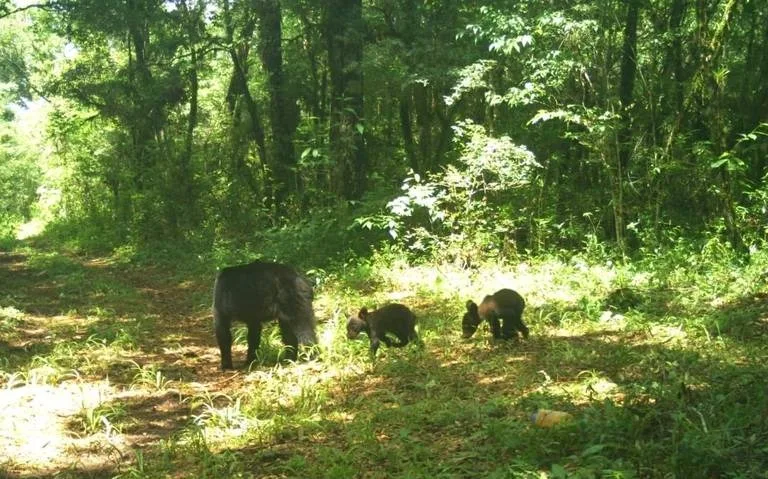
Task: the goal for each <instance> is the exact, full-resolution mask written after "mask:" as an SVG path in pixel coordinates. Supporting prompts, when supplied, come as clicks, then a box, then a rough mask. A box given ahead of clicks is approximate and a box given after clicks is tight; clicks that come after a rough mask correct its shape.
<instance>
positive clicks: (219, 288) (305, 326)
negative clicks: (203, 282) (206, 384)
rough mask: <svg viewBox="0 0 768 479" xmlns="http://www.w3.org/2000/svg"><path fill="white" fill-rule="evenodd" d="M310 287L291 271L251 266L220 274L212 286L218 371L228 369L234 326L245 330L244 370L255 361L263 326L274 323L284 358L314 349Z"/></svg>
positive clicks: (271, 265) (257, 263)
mask: <svg viewBox="0 0 768 479" xmlns="http://www.w3.org/2000/svg"><path fill="white" fill-rule="evenodd" d="M313 296H314V293H313V291H312V283H311V282H310V280H309V279H308V278H307V277H306V276H304V275H303V274H302V273H300V272H299V271H297V270H296V269H295V268H293V267H291V266H288V265H285V264H280V263H272V262H264V261H255V262H253V263H249V264H243V265H239V266H230V267H228V268H224V269H222V270H221V271H219V273H218V274H217V275H216V282H215V284H214V286H213V324H214V329H215V331H216V341H217V342H218V344H219V350H220V351H221V368H222V369H232V333H231V327H232V322H233V321H242V322H244V323H245V324H246V325H247V326H248V354H247V356H246V364H250V363H251V362H252V361H253V360H254V359H256V349H257V348H258V347H259V343H260V342H261V328H262V324H263V323H265V322H267V321H270V320H273V319H277V322H278V325H279V326H280V335H281V336H282V339H283V343H284V344H285V345H286V346H288V352H287V354H288V357H289V358H290V359H295V357H296V353H297V350H298V347H299V344H301V345H313V344H315V343H317V336H316V335H315V313H314V311H313V309H312V299H313Z"/></svg>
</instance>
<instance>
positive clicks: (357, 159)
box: [323, 0, 368, 200]
mask: <svg viewBox="0 0 768 479" xmlns="http://www.w3.org/2000/svg"><path fill="white" fill-rule="evenodd" d="M362 11H363V4H362V0H328V1H327V2H326V4H325V10H324V17H325V18H324V21H323V23H324V25H325V34H326V40H327V42H328V67H329V71H330V77H331V115H330V135H329V146H330V152H331V158H332V159H333V160H334V161H335V162H336V165H337V168H338V173H337V177H338V181H337V188H338V190H339V191H340V192H341V194H342V196H343V197H344V198H346V199H350V200H357V199H360V198H361V197H362V195H363V193H364V192H365V190H366V176H367V168H368V158H367V152H366V147H365V127H364V122H363V119H364V111H363V65H362V62H363V36H364V25H363V16H362Z"/></svg>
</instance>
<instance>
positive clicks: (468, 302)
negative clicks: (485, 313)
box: [467, 299, 477, 311]
mask: <svg viewBox="0 0 768 479" xmlns="http://www.w3.org/2000/svg"><path fill="white" fill-rule="evenodd" d="M472 308H477V305H476V304H475V302H474V301H472V300H471V299H470V300H469V301H467V311H472Z"/></svg>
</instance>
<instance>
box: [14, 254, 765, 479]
mask: <svg viewBox="0 0 768 479" xmlns="http://www.w3.org/2000/svg"><path fill="white" fill-rule="evenodd" d="M199 271H200V269H199V268H198V269H197V270H195V268H184V267H178V268H176V267H172V266H169V265H167V264H163V265H160V264H157V265H148V264H141V265H140V266H138V265H135V264H134V263H133V262H131V261H127V260H125V259H121V258H120V257H119V256H113V257H106V258H97V257H90V256H78V255H76V254H71V253H68V254H64V253H60V252H53V251H46V250H43V249H33V248H29V247H24V248H19V249H17V250H15V251H12V252H0V410H2V411H3V413H2V415H0V477H10V478H16V477H19V478H21V477H57V478H60V477H115V476H119V477H338V478H342V477H381V478H383V477H446V478H447V477H470V476H472V477H566V476H568V477H570V475H572V476H575V477H595V476H607V475H608V476H610V475H613V476H615V477H668V476H669V474H673V475H677V476H678V477H768V476H766V474H765V472H764V471H766V470H768V446H765V444H768V420H766V417H768V399H766V396H768V395H766V394H764V393H765V392H766V389H765V387H766V386H765V385H766V383H765V380H764V378H765V377H766V372H768V365H767V364H768V362H767V361H766V359H768V345H767V343H768V341H765V339H766V337H768V301H766V298H768V294H766V293H767V290H766V286H765V284H764V283H763V284H762V285H758V286H753V287H751V289H748V290H747V289H746V288H743V287H740V286H739V285H735V286H734V288H735V289H734V290H735V291H740V292H739V293H733V292H732V294H730V293H728V292H727V291H725V292H723V291H721V292H719V293H715V292H713V291H705V289H706V287H705V286H704V285H700V286H699V289H694V288H695V284H696V281H697V280H696V279H695V278H685V279H678V280H669V281H667V283H666V284H665V285H663V286H659V285H654V283H652V281H651V280H650V279H649V275H648V274H646V273H644V272H635V273H633V275H631V277H630V276H629V275H628V274H627V273H626V272H617V271H616V270H615V269H612V268H611V267H606V266H596V267H588V266H586V265H585V264H582V263H579V262H576V263H575V264H573V265H562V264H560V265H555V264H554V263H542V264H538V265H525V264H523V265H517V266H516V267H508V268H506V269H504V270H503V271H501V270H500V271H496V272H494V273H491V274H482V272H480V274H479V275H478V273H477V272H475V273H470V272H467V271H463V270H460V269H455V268H454V269H450V268H449V267H446V266H442V267H437V266H424V267H409V266H406V265H403V264H399V265H397V264H396V265H391V266H390V267H388V268H387V269H382V270H377V271H370V270H369V269H365V271H362V272H361V271H347V272H345V273H344V274H341V275H339V276H337V277H336V278H335V279H333V280H328V281H327V282H326V283H325V284H323V285H321V286H320V287H319V288H318V295H317V299H316V302H315V309H316V313H317V315H318V318H319V319H320V324H319V326H318V333H319V337H320V343H321V358H320V359H317V360H311V361H304V362H297V363H292V362H284V361H283V362H281V361H279V355H280V351H281V350H280V342H279V335H278V334H277V331H276V329H277V328H274V327H272V328H270V329H268V330H267V331H265V337H264V340H263V343H264V344H263V345H262V349H261V354H260V357H259V361H257V363H254V364H253V365H252V367H251V368H250V369H249V370H248V369H245V368H244V367H243V364H242V362H243V359H244V339H243V334H242V330H238V331H239V332H238V334H237V335H236V337H237V341H236V343H237V347H236V352H235V365H236V367H240V369H239V370H238V371H235V372H232V371H228V372H222V371H220V370H219V368H218V365H219V354H218V349H217V348H216V345H215V339H214V336H213V333H212V327H211V317H210V300H211V298H210V296H211V286H212V280H213V272H210V273H208V274H200V273H199ZM742 273H743V274H742V276H746V277H745V278H744V281H753V280H754V277H757V276H756V275H757V273H755V276H754V277H749V275H750V274H752V273H751V272H749V271H747V272H744V271H742ZM627 278H630V279H627ZM506 285H515V288H516V289H518V290H519V291H520V292H521V293H523V295H524V296H525V297H526V299H527V302H528V308H527V309H526V314H525V319H526V321H527V322H528V324H529V326H530V327H531V331H532V334H531V338H530V339H528V340H526V341H511V342H494V341H490V340H488V338H487V336H488V332H487V330H485V329H481V330H480V331H478V333H477V334H476V336H475V337H474V338H472V339H471V340H462V339H461V338H460V335H459V334H458V333H459V322H460V318H461V314H462V310H463V307H464V306H463V305H464V302H465V301H466V299H467V298H475V299H479V298H478V296H480V293H481V292H490V291H492V290H493V289H495V288H498V287H502V286H506ZM617 286H622V287H621V288H618V287H617ZM729 294H730V295H729ZM393 300H397V301H402V302H404V303H406V304H408V305H409V306H411V307H412V308H413V309H414V311H416V313H417V316H418V317H419V320H420V326H419V327H420V334H421V336H422V338H423V339H424V347H423V348H419V347H408V348H404V349H397V350H396V349H386V348H384V349H383V350H382V351H380V357H379V359H378V360H377V361H376V362H371V361H370V360H369V359H368V356H367V346H368V342H367V339H366V340H363V341H355V342H350V341H347V340H346V339H345V338H344V332H343V331H344V329H343V328H344V322H345V316H346V314H347V313H349V312H352V311H354V310H355V309H356V308H357V307H359V306H361V305H363V304H366V305H368V306H369V307H370V306H372V305H375V304H379V305H380V304H383V303H384V302H386V301H393ZM544 407H547V408H554V409H561V410H565V411H568V412H570V413H571V414H573V416H574V417H575V418H576V419H575V420H574V421H572V422H571V423H569V424H565V425H563V426H562V427H556V428H552V429H540V428H536V427H534V426H532V425H531V423H530V421H529V419H528V417H529V415H530V413H531V412H533V411H535V410H536V409H537V408H544ZM690 474H694V475H690ZM699 474H703V475H699Z"/></svg>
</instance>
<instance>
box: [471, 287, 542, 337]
mask: <svg viewBox="0 0 768 479" xmlns="http://www.w3.org/2000/svg"><path fill="white" fill-rule="evenodd" d="M523 309H525V300H523V297H522V296H520V294H519V293H518V292H517V291H513V290H511V289H500V290H498V291H496V292H495V293H493V294H492V295H489V296H486V297H485V298H483V301H482V302H481V303H480V306H478V305H477V304H475V303H474V302H473V301H472V300H470V301H467V312H466V313H464V318H463V319H462V321H461V330H462V335H463V336H464V337H465V338H470V337H472V335H473V334H475V331H477V327H478V326H480V323H482V322H483V321H488V325H489V326H490V328H491V334H493V337H494V339H511V338H513V337H515V338H516V337H517V334H518V332H519V333H521V334H522V335H523V337H524V338H527V337H528V327H527V326H526V325H525V323H523ZM500 321H503V325H502V324H500Z"/></svg>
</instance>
